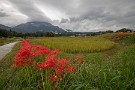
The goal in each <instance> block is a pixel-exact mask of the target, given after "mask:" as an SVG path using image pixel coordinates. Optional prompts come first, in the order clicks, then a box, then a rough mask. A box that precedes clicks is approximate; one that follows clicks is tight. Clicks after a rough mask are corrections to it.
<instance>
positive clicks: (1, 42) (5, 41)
mask: <svg viewBox="0 0 135 90" xmlns="http://www.w3.org/2000/svg"><path fill="white" fill-rule="evenodd" d="M18 40H22V39H21V38H0V46H2V45H4V44H8V43H11V42H14V41H18Z"/></svg>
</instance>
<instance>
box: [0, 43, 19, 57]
mask: <svg viewBox="0 0 135 90" xmlns="http://www.w3.org/2000/svg"><path fill="white" fill-rule="evenodd" d="M16 43H17V42H13V43H9V44H6V45H3V46H0V60H1V59H2V58H3V57H4V56H5V55H6V54H7V53H9V52H10V51H11V49H12V47H13V46H14V45H15V44H16Z"/></svg>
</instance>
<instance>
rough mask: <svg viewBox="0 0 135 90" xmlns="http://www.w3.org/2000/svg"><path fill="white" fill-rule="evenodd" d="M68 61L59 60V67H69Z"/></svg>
mask: <svg viewBox="0 0 135 90" xmlns="http://www.w3.org/2000/svg"><path fill="white" fill-rule="evenodd" d="M67 65H68V61H67V60H66V59H60V60H58V66H67Z"/></svg>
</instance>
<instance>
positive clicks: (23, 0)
mask: <svg viewBox="0 0 135 90" xmlns="http://www.w3.org/2000/svg"><path fill="white" fill-rule="evenodd" d="M9 1H10V2H11V3H12V5H13V6H14V7H15V8H16V9H18V10H19V11H20V12H21V13H22V14H24V15H26V16H27V17H28V21H45V22H50V21H51V20H50V18H49V17H47V16H46V15H45V14H44V13H43V12H41V10H39V9H38V8H37V7H36V6H35V5H34V2H33V1H32V0H9Z"/></svg>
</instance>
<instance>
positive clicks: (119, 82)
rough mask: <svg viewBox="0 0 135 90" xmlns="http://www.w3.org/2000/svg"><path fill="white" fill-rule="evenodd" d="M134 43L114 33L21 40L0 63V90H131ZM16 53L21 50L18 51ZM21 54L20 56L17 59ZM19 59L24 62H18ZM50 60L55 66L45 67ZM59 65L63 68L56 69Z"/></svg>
mask: <svg viewBox="0 0 135 90" xmlns="http://www.w3.org/2000/svg"><path fill="white" fill-rule="evenodd" d="M134 40H135V34H127V33H120V34H119V33H118V34H117V33H116V34H115V33H114V34H104V35H99V36H94V37H74V38H71V37H53V38H37V39H31V40H30V41H29V40H26V41H23V43H22V44H21V43H18V44H16V45H15V47H14V48H13V49H12V51H11V52H10V53H9V54H8V55H7V56H6V57H5V58H3V60H1V61H0V88H1V89H2V90H134V89H135V42H134ZM22 47H23V48H22ZM31 48H33V49H32V50H31ZM39 49H40V51H39V52H38V50H39ZM58 49H59V50H60V51H59V50H58ZM19 50H21V51H20V52H18V51H19ZM25 50H26V51H28V50H29V51H30V52H26V51H25ZM22 52H24V53H22ZM35 52H37V53H35ZM50 52H51V54H50ZM52 52H53V53H52ZM31 53H32V54H31ZM43 53H44V54H43ZM48 53H49V54H48ZM20 55H22V56H21V57H19V56H20ZM25 55H26V57H27V58H25V57H24V56H25ZM51 55H53V56H54V57H55V56H56V57H55V58H54V57H53V56H51ZM22 57H23V59H24V58H25V60H26V61H25V62H23V63H22V62H21V63H20V59H22ZM18 58H19V59H18ZM50 58H51V60H52V58H53V59H56V60H54V62H55V63H56V65H55V64H54V65H52V64H51V66H48V67H47V66H45V65H50V64H48V63H49V60H50ZM48 59H49V60H48ZM18 61H19V62H18ZM17 62H18V63H17ZM54 62H51V63H54ZM46 63H47V64H46ZM44 64H45V65H44ZM61 64H62V66H63V65H64V69H63V68H62V67H61V68H60V69H58V66H59V65H61ZM65 64H66V65H65ZM69 67H70V68H69ZM58 72H59V73H60V74H59V73H58Z"/></svg>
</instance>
